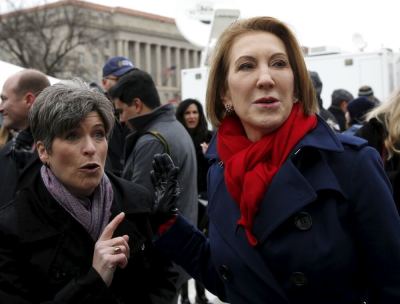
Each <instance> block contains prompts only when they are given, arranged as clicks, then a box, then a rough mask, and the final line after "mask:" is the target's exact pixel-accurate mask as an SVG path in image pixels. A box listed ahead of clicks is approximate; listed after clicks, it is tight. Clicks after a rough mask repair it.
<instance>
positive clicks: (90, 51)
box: [0, 0, 201, 102]
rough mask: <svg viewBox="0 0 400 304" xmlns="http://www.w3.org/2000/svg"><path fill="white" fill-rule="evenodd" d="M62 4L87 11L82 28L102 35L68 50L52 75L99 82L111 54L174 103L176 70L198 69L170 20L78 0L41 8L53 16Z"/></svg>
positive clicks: (193, 52)
mask: <svg viewBox="0 0 400 304" xmlns="http://www.w3.org/2000/svg"><path fill="white" fill-rule="evenodd" d="M66 6H67V7H79V8H80V9H82V10H85V11H87V12H88V13H89V14H87V16H90V23H88V24H89V25H88V26H90V27H93V28H94V29H96V30H97V32H99V31H103V34H102V35H99V38H98V41H97V42H98V43H97V44H96V46H95V47H94V46H93V45H90V46H85V45H80V46H78V47H77V48H75V49H74V50H73V51H71V52H70V54H69V55H68V60H66V61H65V63H64V64H63V67H62V70H61V72H59V73H58V74H57V75H56V76H57V77H59V78H70V77H76V76H78V77H82V78H84V79H85V80H87V81H94V82H97V83H100V82H101V76H102V75H101V71H102V66H103V64H104V62H105V61H106V60H107V59H108V58H109V57H112V56H117V55H119V56H126V57H128V58H130V59H131V60H132V61H133V63H134V64H135V66H137V67H138V68H140V69H143V70H145V71H147V72H149V73H150V74H151V75H152V77H153V79H154V81H155V82H156V84H157V87H158V90H159V93H160V97H161V100H162V101H163V102H168V101H174V100H179V97H180V85H181V79H180V71H181V69H185V68H193V67H198V66H199V64H200V56H201V49H200V48H198V47H196V46H194V45H193V44H191V43H189V42H188V41H187V40H185V38H184V37H183V36H182V35H181V34H180V32H179V31H178V28H177V26H176V24H175V21H174V19H172V18H168V17H164V16H159V15H154V14H149V13H145V12H141V11H139V10H132V9H127V8H122V7H111V6H104V5H98V4H93V3H89V2H85V1H80V0H61V1H58V2H55V3H49V4H46V5H44V6H43V9H48V10H49V9H51V10H52V11H54V12H57V10H62V9H65V7H66ZM55 14H56V13H55ZM63 34H65V35H66V31H63V30H60V31H59V36H60V37H59V39H63ZM194 34H195V33H194ZM6 57H7V54H4V53H3V54H0V58H1V59H3V60H6V61H12V60H10V59H9V58H6ZM7 59H8V60H7ZM14 63H15V61H14Z"/></svg>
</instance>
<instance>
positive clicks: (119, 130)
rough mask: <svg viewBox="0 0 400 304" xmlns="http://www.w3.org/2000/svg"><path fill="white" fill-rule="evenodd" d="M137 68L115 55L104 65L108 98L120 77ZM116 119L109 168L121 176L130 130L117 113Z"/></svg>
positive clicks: (103, 82)
mask: <svg viewBox="0 0 400 304" xmlns="http://www.w3.org/2000/svg"><path fill="white" fill-rule="evenodd" d="M133 69H135V65H134V64H133V63H132V61H130V60H129V59H128V58H126V57H122V56H115V57H111V58H110V59H108V60H107V62H106V63H105V64H104V66H103V79H102V83H101V84H102V87H103V89H104V93H105V94H106V96H107V98H110V95H109V93H108V92H109V90H110V89H111V88H112V87H113V86H114V85H115V84H116V83H117V81H118V79H119V78H120V77H122V76H123V75H125V74H126V73H128V72H130V71H132V70H133ZM116 116H117V117H116V121H115V124H114V128H113V131H112V133H111V135H110V138H109V140H108V155H107V163H106V168H107V170H109V171H111V172H112V173H114V174H115V175H117V176H121V174H122V170H123V150H124V145H125V137H126V136H127V135H128V133H129V130H128V129H127V128H126V126H125V125H124V124H121V123H120V122H119V119H118V113H116Z"/></svg>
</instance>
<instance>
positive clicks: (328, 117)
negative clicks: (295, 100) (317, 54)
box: [309, 71, 339, 131]
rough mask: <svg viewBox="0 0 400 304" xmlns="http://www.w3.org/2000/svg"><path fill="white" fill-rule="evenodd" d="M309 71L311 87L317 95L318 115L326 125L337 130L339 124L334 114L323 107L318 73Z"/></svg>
mask: <svg viewBox="0 0 400 304" xmlns="http://www.w3.org/2000/svg"><path fill="white" fill-rule="evenodd" d="M309 73H310V78H311V81H312V84H313V87H314V89H315V94H316V97H317V101H318V107H319V112H318V114H319V116H321V117H322V118H323V120H325V121H326V122H327V123H328V125H329V126H330V127H331V128H332V129H333V130H335V131H339V125H338V123H337V121H336V119H335V116H333V114H332V113H331V112H329V111H328V110H327V109H325V108H324V105H323V102H322V98H321V92H322V81H321V78H319V75H318V73H317V72H315V71H309Z"/></svg>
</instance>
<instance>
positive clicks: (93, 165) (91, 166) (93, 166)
mask: <svg viewBox="0 0 400 304" xmlns="http://www.w3.org/2000/svg"><path fill="white" fill-rule="evenodd" d="M98 168H100V165H99V164H97V163H87V164H85V165H83V166H81V167H80V168H79V169H83V170H96V169H98Z"/></svg>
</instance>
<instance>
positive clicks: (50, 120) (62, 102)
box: [29, 79, 115, 151]
mask: <svg viewBox="0 0 400 304" xmlns="http://www.w3.org/2000/svg"><path fill="white" fill-rule="evenodd" d="M90 112H97V113H98V114H99V116H100V117H101V119H102V122H103V123H104V127H105V131H106V134H107V137H108V135H109V134H110V132H111V130H112V128H113V126H114V121H115V117H114V111H113V106H112V103H111V101H110V100H108V99H107V97H106V96H105V95H104V94H101V93H99V92H97V91H95V90H93V89H91V88H90V87H89V86H88V85H87V84H86V83H84V82H83V81H82V80H79V79H73V80H67V81H64V82H59V83H56V84H54V85H52V86H50V87H47V88H46V89H44V90H43V91H42V92H41V93H40V94H39V95H38V97H37V98H36V100H35V102H34V103H33V106H32V107H31V109H30V112H29V124H30V127H31V131H32V134H33V138H34V140H35V142H37V141H43V144H44V146H45V148H46V150H48V151H51V145H52V142H53V140H54V138H55V137H60V136H63V135H64V134H65V133H66V132H67V131H69V130H71V129H74V128H76V127H78V126H79V124H80V123H81V121H82V120H84V119H85V118H86V116H87V115H88V114H89V113H90Z"/></svg>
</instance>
